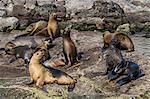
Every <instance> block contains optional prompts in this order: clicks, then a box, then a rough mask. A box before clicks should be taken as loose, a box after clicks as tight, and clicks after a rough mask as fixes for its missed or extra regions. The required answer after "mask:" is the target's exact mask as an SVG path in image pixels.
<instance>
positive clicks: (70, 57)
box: [63, 28, 78, 66]
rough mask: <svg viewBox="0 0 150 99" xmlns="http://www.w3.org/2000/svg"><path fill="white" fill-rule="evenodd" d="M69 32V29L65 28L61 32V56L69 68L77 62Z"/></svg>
mask: <svg viewBox="0 0 150 99" xmlns="http://www.w3.org/2000/svg"><path fill="white" fill-rule="evenodd" d="M70 31H71V30H70V29H69V28H66V29H65V30H64V32H63V54H64V56H65V61H66V64H67V65H68V66H71V65H73V64H74V63H75V62H77V61H78V57H77V49H76V46H75V44H74V42H73V41H72V39H71V37H70Z"/></svg>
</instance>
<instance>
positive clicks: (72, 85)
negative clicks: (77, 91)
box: [68, 83, 75, 92]
mask: <svg viewBox="0 0 150 99" xmlns="http://www.w3.org/2000/svg"><path fill="white" fill-rule="evenodd" d="M74 87H75V83H74V84H70V85H69V86H68V92H72V91H73V90H74Z"/></svg>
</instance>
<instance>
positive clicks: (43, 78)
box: [29, 50, 77, 91]
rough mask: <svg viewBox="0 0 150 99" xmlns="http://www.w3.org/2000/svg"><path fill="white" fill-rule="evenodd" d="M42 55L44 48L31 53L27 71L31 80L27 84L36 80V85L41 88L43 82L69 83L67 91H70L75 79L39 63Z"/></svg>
mask: <svg viewBox="0 0 150 99" xmlns="http://www.w3.org/2000/svg"><path fill="white" fill-rule="evenodd" d="M43 56H44V50H39V51H37V52H35V53H34V54H33V56H32V58H31V60H30V63H29V73H30V79H31V82H30V83H29V84H33V83H34V82H36V86H37V87H39V88H41V89H42V88H43V85H44V84H53V83H57V84H60V85H62V84H64V85H69V87H68V91H72V90H73V89H74V87H75V83H76V82H77V81H76V80H75V79H73V78H72V77H71V76H69V75H68V74H66V73H65V72H63V71H60V70H57V69H54V68H51V67H45V66H44V65H43V64H41V63H40V60H41V59H42V57H43Z"/></svg>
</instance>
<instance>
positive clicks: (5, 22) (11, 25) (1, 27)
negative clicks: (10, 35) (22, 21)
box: [0, 17, 19, 32]
mask: <svg viewBox="0 0 150 99" xmlns="http://www.w3.org/2000/svg"><path fill="white" fill-rule="evenodd" d="M18 26H19V20H18V19H17V18H16V17H7V18H2V19H0V31H2V32H5V31H11V30H13V29H17V27H18Z"/></svg>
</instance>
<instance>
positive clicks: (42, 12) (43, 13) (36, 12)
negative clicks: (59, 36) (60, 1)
mask: <svg viewBox="0 0 150 99" xmlns="http://www.w3.org/2000/svg"><path fill="white" fill-rule="evenodd" d="M53 12H58V13H59V15H60V16H59V17H65V15H66V9H65V7H64V6H61V5H57V6H56V5H55V4H44V5H40V6H36V7H35V8H34V9H33V10H32V11H31V15H30V16H31V17H32V18H33V19H38V20H39V19H43V20H48V18H49V14H51V13H53Z"/></svg>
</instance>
